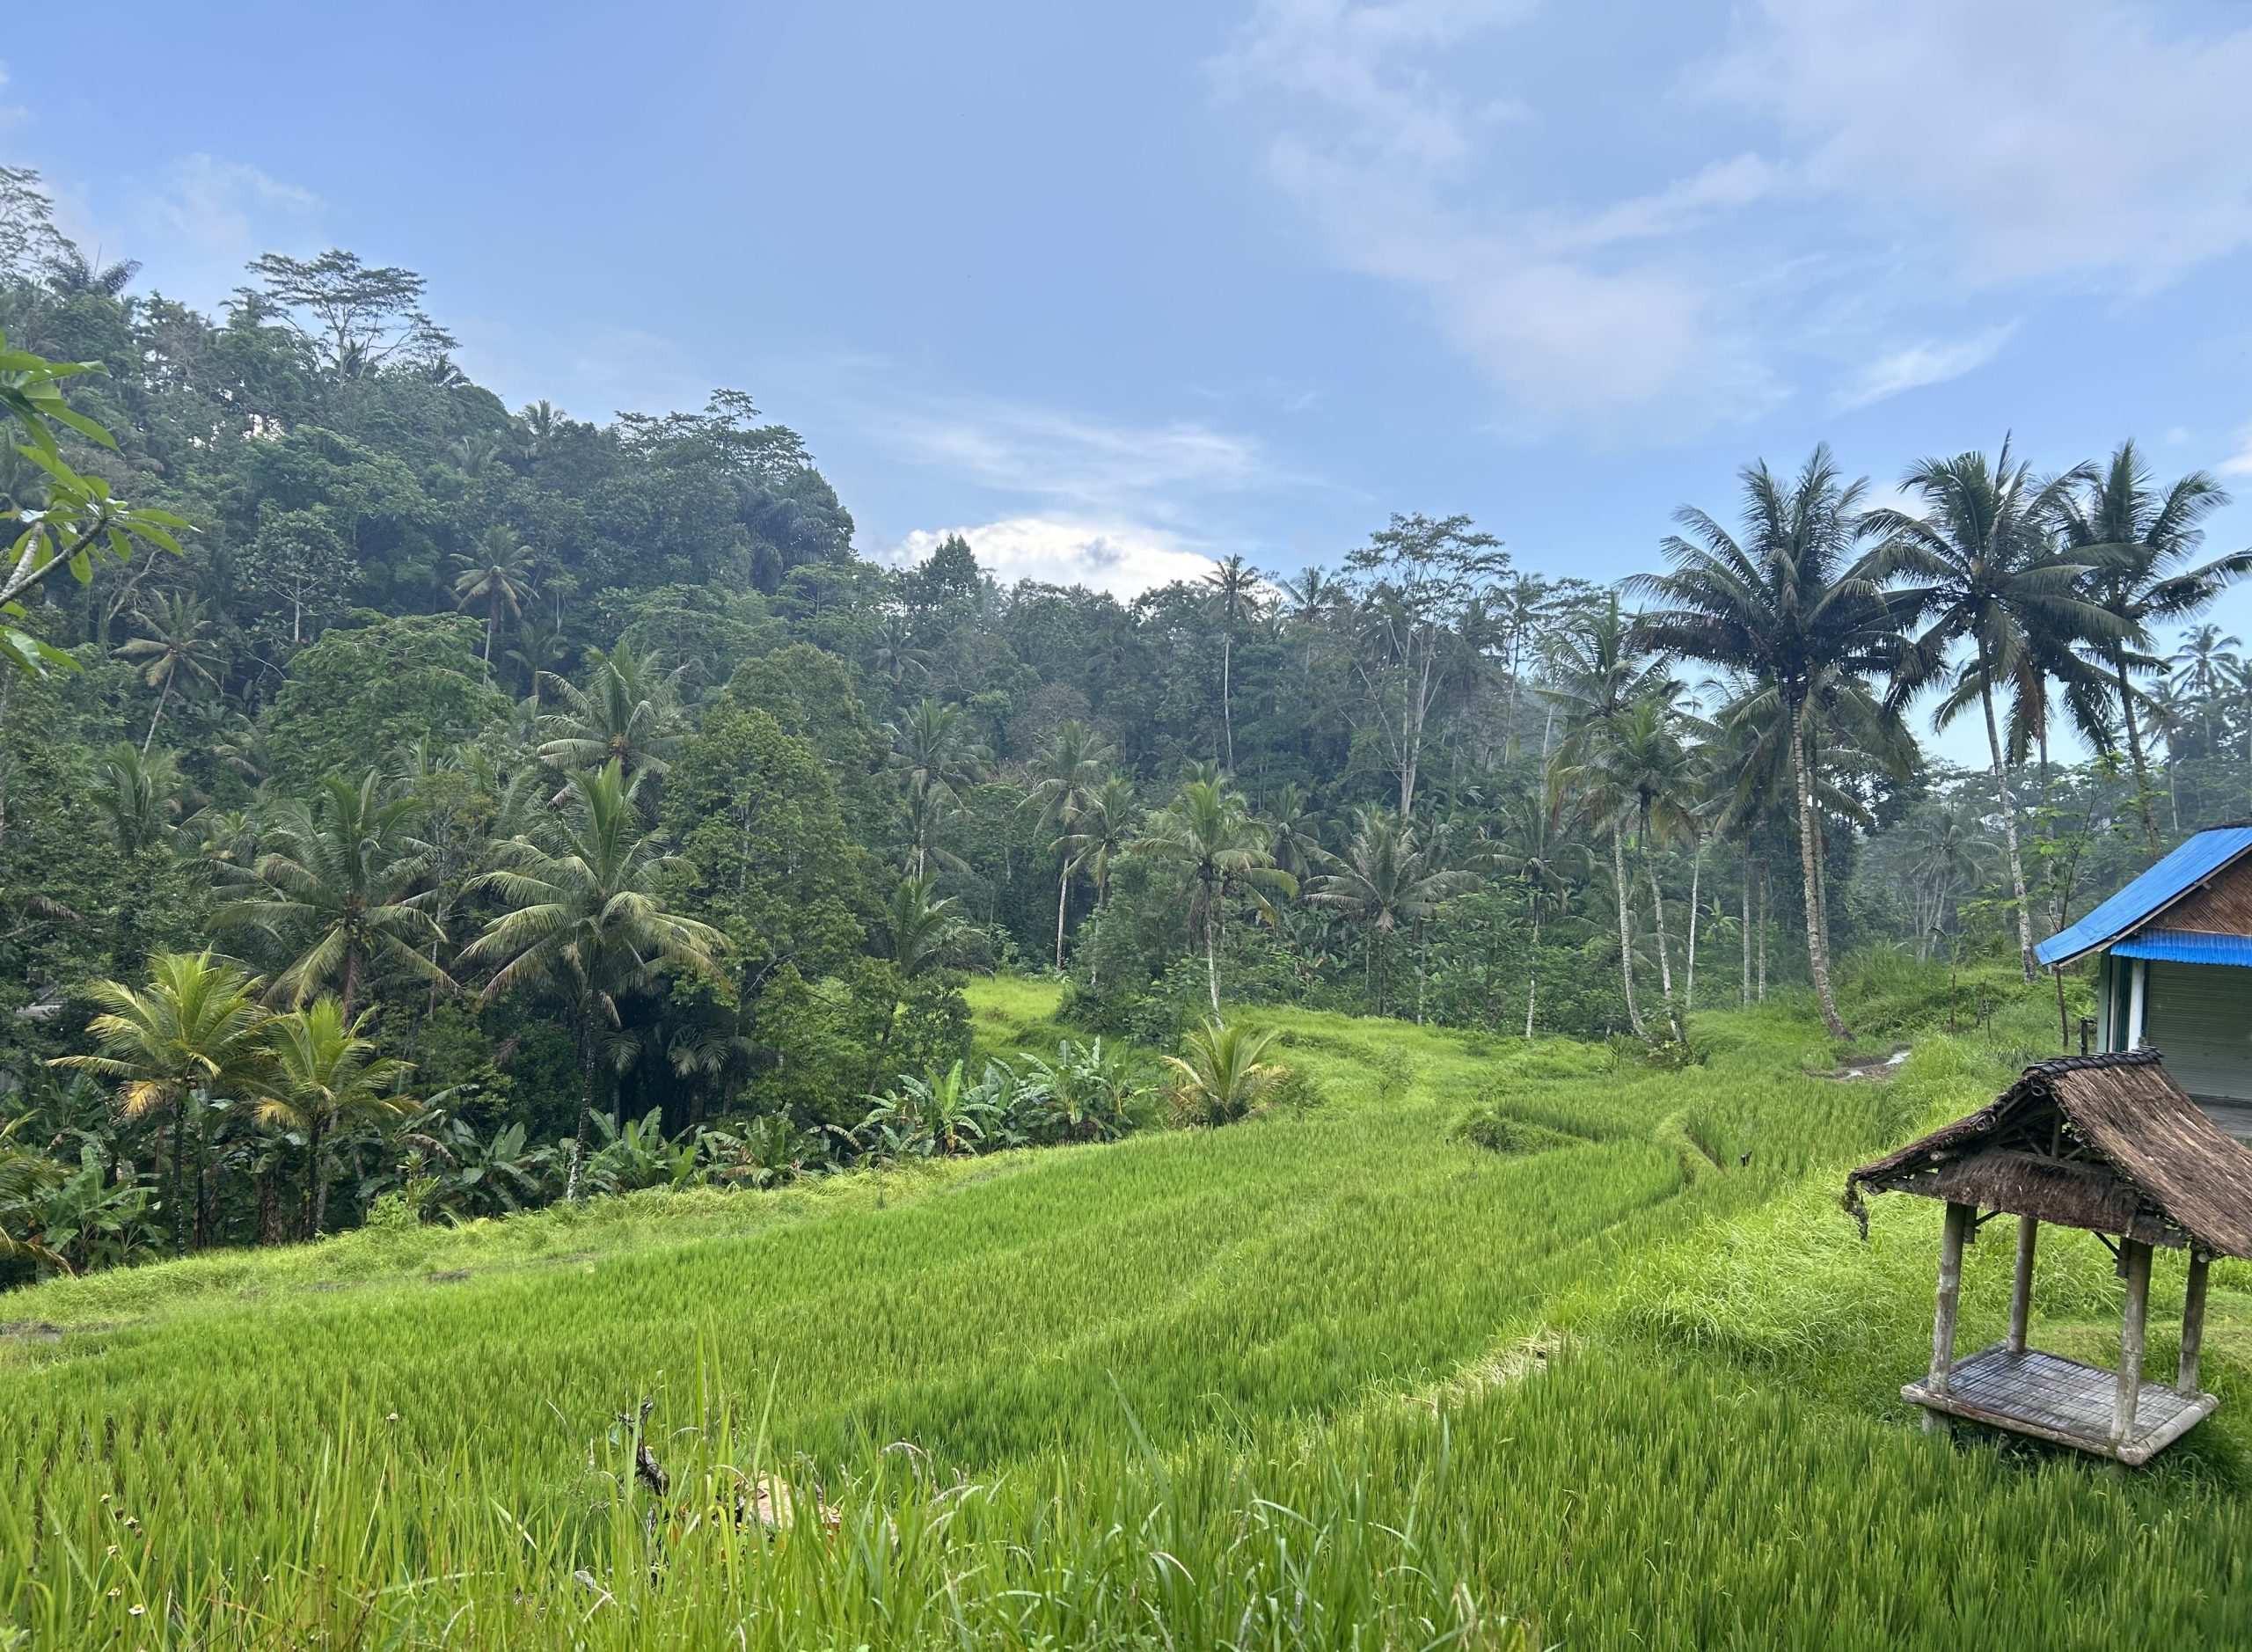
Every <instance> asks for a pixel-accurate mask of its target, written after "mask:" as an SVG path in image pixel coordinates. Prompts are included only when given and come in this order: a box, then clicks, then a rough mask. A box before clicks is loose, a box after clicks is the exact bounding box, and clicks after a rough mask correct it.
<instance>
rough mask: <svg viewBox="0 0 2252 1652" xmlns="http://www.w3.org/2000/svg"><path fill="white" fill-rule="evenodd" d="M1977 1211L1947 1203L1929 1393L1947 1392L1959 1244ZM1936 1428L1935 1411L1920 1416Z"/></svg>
mask: <svg viewBox="0 0 2252 1652" xmlns="http://www.w3.org/2000/svg"><path fill="white" fill-rule="evenodd" d="M1977 1217H1978V1211H1977V1210H1976V1209H1974V1208H1973V1207H1972V1206H1971V1205H1967V1204H1954V1203H1949V1206H1948V1207H1947V1220H1946V1222H1945V1223H1944V1224H1941V1228H1940V1236H1939V1307H1938V1310H1937V1312H1934V1314H1933V1315H1932V1370H1931V1378H1930V1380H1929V1381H1928V1382H1927V1383H1926V1386H1927V1387H1928V1388H1929V1389H1930V1390H1931V1391H1932V1393H1935V1394H1943V1393H1946V1392H1947V1385H1948V1380H1949V1378H1951V1377H1952V1376H1953V1375H1954V1374H1955V1313H1956V1308H1957V1307H1959V1306H1960V1305H1961V1304H1962V1301H1963V1236H1964V1235H1966V1234H1967V1233H1969V1232H1971V1223H1972V1222H1973V1221H1974V1220H1975V1219H1976V1218H1977ZM1939 1426H1940V1421H1939V1414H1938V1413H1936V1412H1933V1411H1926V1412H1925V1413H1924V1431H1925V1432H1926V1433H1930V1432H1932V1431H1933V1430H1934V1429H1937V1428H1938V1427H1939Z"/></svg>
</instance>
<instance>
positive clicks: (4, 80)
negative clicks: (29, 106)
mask: <svg viewBox="0 0 2252 1652" xmlns="http://www.w3.org/2000/svg"><path fill="white" fill-rule="evenodd" d="M29 117H30V112H29V111H28V110H26V108H25V107H24V106H23V105H21V104H19V103H11V102H9V101H8V65H7V64H5V63H0V132H5V131H6V130H7V129H8V128H10V127H11V126H14V125H16V124H17V123H18V122H19V121H25V120H27V119H28V118H29Z"/></svg>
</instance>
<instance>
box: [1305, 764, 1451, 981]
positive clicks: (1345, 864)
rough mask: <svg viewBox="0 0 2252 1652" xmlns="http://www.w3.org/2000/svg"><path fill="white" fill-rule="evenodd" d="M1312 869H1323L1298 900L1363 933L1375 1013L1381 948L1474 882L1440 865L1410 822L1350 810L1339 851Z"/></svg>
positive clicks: (1382, 972)
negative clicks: (1339, 917)
mask: <svg viewBox="0 0 2252 1652" xmlns="http://www.w3.org/2000/svg"><path fill="white" fill-rule="evenodd" d="M1314 864H1316V865H1318V866H1321V867H1323V868H1325V870H1324V871H1323V872H1322V874H1321V875H1320V876H1318V877H1314V878H1309V879H1308V880H1307V881H1306V884H1305V898H1306V899H1307V900H1309V901H1311V902H1314V903H1318V904H1320V905H1322V906H1327V907H1331V908H1334V910H1336V911H1338V912H1339V913H1341V914H1342V916H1343V917H1345V918H1346V919H1348V920H1349V922H1352V923H1355V924H1357V925H1361V926H1362V927H1363V928H1364V929H1365V930H1366V931H1367V932H1368V939H1367V941H1366V943H1365V955H1366V958H1367V964H1366V969H1367V972H1368V975H1369V977H1370V979H1371V983H1373V987H1374V991H1375V995H1376V1012H1377V1013H1378V1015H1382V1014H1384V1013H1385V1004H1386V987H1387V985H1388V984H1389V976H1390V974H1391V970H1390V967H1389V966H1390V959H1389V956H1388V954H1387V952H1386V947H1387V945H1388V943H1389V942H1390V940H1391V939H1392V936H1393V933H1394V932H1397V931H1398V930H1399V929H1400V926H1401V925H1416V926H1420V925H1423V924H1426V923H1428V922H1429V921H1430V919H1432V918H1433V917H1437V915H1438V910H1439V908H1440V906H1441V905H1442V904H1443V903H1444V902H1445V901H1446V899H1447V897H1448V896H1449V895H1458V894H1459V893H1461V892H1462V891H1463V890H1464V889H1466V888H1469V887H1470V886H1471V884H1472V883H1473V882H1474V881H1476V880H1475V879H1474V878H1473V876H1472V875H1471V874H1469V873H1467V872H1464V871H1461V870H1459V869H1458V868H1454V867H1451V866H1446V865H1445V864H1444V862H1443V861H1442V859H1440V857H1439V856H1438V854H1437V852H1435V851H1434V848H1433V845H1432V844H1431V842H1430V840H1429V837H1427V836H1426V835H1425V834H1424V833H1422V832H1421V831H1419V830H1417V828H1416V824H1415V822H1414V821H1412V820H1406V821H1402V820H1396V819H1394V818H1393V816H1392V815H1389V814H1387V813H1386V812H1384V811H1382V810H1378V809H1368V808H1364V809H1358V810H1356V811H1355V813H1354V815H1353V835H1352V837H1351V839H1350V841H1349V842H1348V843H1347V844H1346V845H1345V852H1344V853H1343V854H1342V855H1334V854H1331V853H1329V852H1327V850H1323V851H1320V852H1318V856H1317V858H1316V859H1315V861H1314Z"/></svg>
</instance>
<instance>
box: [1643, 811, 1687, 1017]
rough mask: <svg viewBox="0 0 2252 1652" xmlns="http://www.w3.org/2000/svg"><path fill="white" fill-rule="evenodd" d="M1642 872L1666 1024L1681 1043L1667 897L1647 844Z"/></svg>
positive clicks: (1654, 858)
mask: <svg viewBox="0 0 2252 1652" xmlns="http://www.w3.org/2000/svg"><path fill="white" fill-rule="evenodd" d="M1642 870H1643V872H1644V873H1646V874H1648V875H1649V886H1650V916H1651V917H1653V918H1654V919H1656V924H1657V984H1658V990H1659V991H1660V992H1662V993H1663V994H1664V995H1665V1024H1666V1026H1667V1027H1670V1028H1671V1029H1672V1033H1673V1042H1675V1043H1677V1044H1678V1043H1679V1042H1681V1012H1680V1010H1679V1009H1678V1007H1677V1006H1676V1005H1675V1004H1674V1001H1673V960H1672V957H1671V954H1670V953H1669V951H1668V949H1667V946H1666V939H1665V896H1664V895H1663V893H1662V892H1661V891H1660V890H1659V888H1658V885H1657V857H1656V855H1655V854H1652V853H1651V852H1649V846H1648V844H1647V842H1646V843H1645V844H1644V847H1643V851H1642Z"/></svg>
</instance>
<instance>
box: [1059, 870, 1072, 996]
mask: <svg viewBox="0 0 2252 1652" xmlns="http://www.w3.org/2000/svg"><path fill="white" fill-rule="evenodd" d="M1069 910H1071V862H1070V861H1068V860H1066V861H1065V862H1064V875H1063V876H1062V877H1060V878H1058V879H1057V880H1056V973H1057V974H1058V975H1061V974H1063V973H1064V913H1065V912H1067V911H1069Z"/></svg>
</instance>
